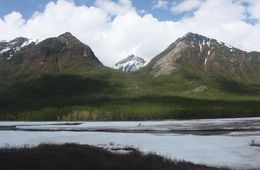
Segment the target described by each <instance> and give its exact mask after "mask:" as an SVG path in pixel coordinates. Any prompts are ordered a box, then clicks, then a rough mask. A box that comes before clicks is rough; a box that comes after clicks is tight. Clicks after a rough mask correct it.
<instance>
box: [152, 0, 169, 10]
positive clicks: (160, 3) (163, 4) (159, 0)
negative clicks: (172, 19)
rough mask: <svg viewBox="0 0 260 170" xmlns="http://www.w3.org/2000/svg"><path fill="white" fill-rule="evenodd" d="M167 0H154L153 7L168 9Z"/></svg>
mask: <svg viewBox="0 0 260 170" xmlns="http://www.w3.org/2000/svg"><path fill="white" fill-rule="evenodd" d="M168 5H169V1H168V0H155V1H154V4H153V8H158V9H168Z"/></svg>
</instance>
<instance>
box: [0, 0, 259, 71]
mask: <svg viewBox="0 0 260 170" xmlns="http://www.w3.org/2000/svg"><path fill="white" fill-rule="evenodd" d="M259 21H260V0H0V40H11V39H14V38H16V37H19V36H23V37H27V38H31V39H39V40H40V41H41V40H43V39H45V38H49V37H55V36H58V35H60V34H62V33H64V32H71V33H72V34H73V35H74V36H76V37H77V38H78V39H80V40H81V41H82V42H84V43H85V44H87V45H89V46H90V47H91V48H92V50H93V51H94V53H95V54H96V56H97V57H98V58H99V59H100V60H101V62H103V63H104V64H105V65H107V66H113V64H115V63H116V62H117V61H119V60H120V59H123V58H125V57H127V56H128V55H130V54H134V55H137V56H140V57H143V58H144V59H146V60H147V61H149V60H150V59H152V58H153V57H155V56H156V55H157V54H158V53H160V52H161V51H162V50H164V49H165V48H167V46H169V45H170V44H171V43H172V42H174V41H175V40H176V39H177V38H179V37H181V36H183V35H184V34H186V33H187V32H194V33H198V34H202V35H204V36H207V37H210V38H215V39H218V40H220V41H223V42H226V43H228V44H230V45H232V46H234V47H237V48H241V49H244V50H254V51H260V43H259V38H260V22H259Z"/></svg>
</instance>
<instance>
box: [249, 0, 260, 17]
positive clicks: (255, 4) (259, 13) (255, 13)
mask: <svg viewBox="0 0 260 170" xmlns="http://www.w3.org/2000/svg"><path fill="white" fill-rule="evenodd" d="M249 3H250V6H249V12H250V13H251V17H253V18H255V19H258V20H260V1H259V0H258V1H257V0H250V1H249Z"/></svg>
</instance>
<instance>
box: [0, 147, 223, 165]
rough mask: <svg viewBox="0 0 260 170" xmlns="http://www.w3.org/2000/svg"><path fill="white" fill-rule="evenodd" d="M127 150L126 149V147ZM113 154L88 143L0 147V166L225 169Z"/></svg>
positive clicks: (150, 156)
mask: <svg viewBox="0 0 260 170" xmlns="http://www.w3.org/2000/svg"><path fill="white" fill-rule="evenodd" d="M128 150H129V148H128ZM130 150H132V152H130V153H128V154H115V153H112V152H109V151H106V150H104V149H101V148H97V147H94V146H89V145H76V144H63V145H47V144H42V145H39V146H38V147H33V148H28V147H24V148H0V169H4V170H16V169H19V170H35V169H37V170H46V169H48V170H82V169H87V170H132V169H135V170H147V169H149V170H173V169H174V170H187V169H189V170H227V168H213V167H208V166H205V165H197V164H193V163H190V162H185V161H177V160H171V159H168V158H164V157H161V156H158V155H156V154H153V153H148V154H143V153H141V152H139V151H138V150H135V149H130Z"/></svg>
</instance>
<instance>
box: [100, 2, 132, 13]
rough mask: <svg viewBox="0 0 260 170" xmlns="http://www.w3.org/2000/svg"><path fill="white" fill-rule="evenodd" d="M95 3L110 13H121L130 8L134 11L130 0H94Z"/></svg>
mask: <svg viewBox="0 0 260 170" xmlns="http://www.w3.org/2000/svg"><path fill="white" fill-rule="evenodd" d="M95 5H96V6H97V7H98V8H99V9H101V10H103V11H105V12H107V13H109V14H111V15H122V14H125V13H127V12H129V11H132V10H133V11H135V9H134V7H133V6H132V1H131V0H118V2H114V1H111V0H96V2H95Z"/></svg>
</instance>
